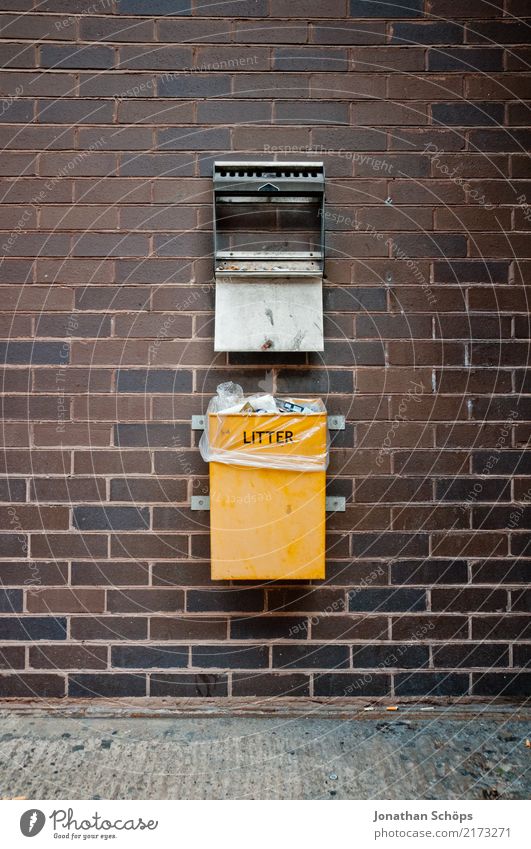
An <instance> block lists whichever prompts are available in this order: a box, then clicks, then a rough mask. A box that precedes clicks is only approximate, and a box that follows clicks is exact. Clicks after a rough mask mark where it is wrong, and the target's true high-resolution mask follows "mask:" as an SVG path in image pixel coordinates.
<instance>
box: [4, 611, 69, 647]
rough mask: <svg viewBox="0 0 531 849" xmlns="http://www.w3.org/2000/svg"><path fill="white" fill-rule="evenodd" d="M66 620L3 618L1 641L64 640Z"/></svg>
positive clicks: (45, 617) (51, 617)
mask: <svg viewBox="0 0 531 849" xmlns="http://www.w3.org/2000/svg"><path fill="white" fill-rule="evenodd" d="M64 639H66V619H63V618H59V619H56V618H55V617H53V616H21V617H14V616H12V617H3V618H1V619H0V640H31V641H34V640H64Z"/></svg>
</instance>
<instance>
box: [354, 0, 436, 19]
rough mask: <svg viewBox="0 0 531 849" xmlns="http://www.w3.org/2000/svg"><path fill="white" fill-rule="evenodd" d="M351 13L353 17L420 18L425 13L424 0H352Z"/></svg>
mask: <svg viewBox="0 0 531 849" xmlns="http://www.w3.org/2000/svg"><path fill="white" fill-rule="evenodd" d="M349 13H350V15H351V17H353V18H420V17H422V15H423V14H424V3H423V2H422V0H401V2H400V4H396V5H395V4H394V3H393V4H392V5H390V4H389V3H379V2H378V0H350V3H349Z"/></svg>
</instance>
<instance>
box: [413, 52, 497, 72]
mask: <svg viewBox="0 0 531 849" xmlns="http://www.w3.org/2000/svg"><path fill="white" fill-rule="evenodd" d="M428 70H430V71H461V72H462V73H464V72H470V71H501V70H503V50H502V48H501V47H445V48H444V50H438V49H437V48H435V47H434V48H431V49H430V50H428Z"/></svg>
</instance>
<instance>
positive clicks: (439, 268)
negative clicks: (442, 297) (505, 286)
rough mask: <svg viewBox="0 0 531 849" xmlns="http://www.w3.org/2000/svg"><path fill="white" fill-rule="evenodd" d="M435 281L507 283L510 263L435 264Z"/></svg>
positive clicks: (468, 262) (472, 261)
mask: <svg viewBox="0 0 531 849" xmlns="http://www.w3.org/2000/svg"><path fill="white" fill-rule="evenodd" d="M433 275H434V280H435V281H436V282H437V283H459V285H461V284H462V283H507V282H508V275H509V263H508V262H507V261H506V260H504V261H502V262H490V261H489V262H487V261H481V262H478V261H477V260H463V261H462V262H459V261H457V262H454V261H446V260H445V261H444V262H434V263H433Z"/></svg>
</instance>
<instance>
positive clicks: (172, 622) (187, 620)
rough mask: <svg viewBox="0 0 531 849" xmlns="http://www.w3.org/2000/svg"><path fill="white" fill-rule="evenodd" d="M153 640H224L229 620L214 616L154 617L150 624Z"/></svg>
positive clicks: (178, 615)
mask: <svg viewBox="0 0 531 849" xmlns="http://www.w3.org/2000/svg"><path fill="white" fill-rule="evenodd" d="M150 633H151V639H153V640H189V641H190V642H194V643H195V642H198V641H199V642H200V641H203V640H224V639H225V638H226V636H227V620H226V619H214V618H213V617H212V616H208V617H206V618H205V617H201V616H183V615H182V614H177V615H176V616H171V617H163V616H154V617H152V619H151V624H150Z"/></svg>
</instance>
